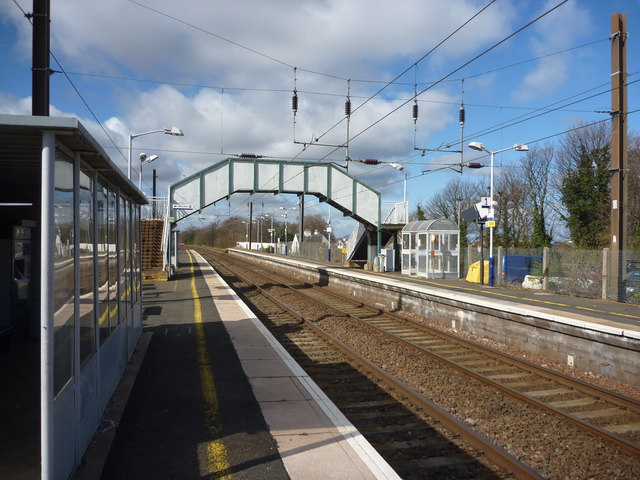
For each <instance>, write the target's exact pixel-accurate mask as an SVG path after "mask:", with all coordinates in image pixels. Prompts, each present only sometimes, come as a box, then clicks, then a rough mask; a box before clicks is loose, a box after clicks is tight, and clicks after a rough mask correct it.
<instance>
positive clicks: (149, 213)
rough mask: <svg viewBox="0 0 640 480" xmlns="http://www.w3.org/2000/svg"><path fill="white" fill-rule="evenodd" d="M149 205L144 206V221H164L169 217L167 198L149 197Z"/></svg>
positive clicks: (142, 209)
mask: <svg viewBox="0 0 640 480" xmlns="http://www.w3.org/2000/svg"><path fill="white" fill-rule="evenodd" d="M147 200H149V204H148V205H142V208H141V218H142V220H164V219H165V216H166V215H167V206H168V199H167V197H148V198H147Z"/></svg>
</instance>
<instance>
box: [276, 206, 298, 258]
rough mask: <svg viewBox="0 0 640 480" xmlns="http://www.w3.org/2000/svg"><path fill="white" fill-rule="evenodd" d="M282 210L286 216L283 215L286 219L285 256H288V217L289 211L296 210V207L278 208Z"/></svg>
mask: <svg viewBox="0 0 640 480" xmlns="http://www.w3.org/2000/svg"><path fill="white" fill-rule="evenodd" d="M278 208H279V209H280V210H284V214H283V215H282V216H283V217H284V254H285V255H288V248H289V247H288V245H289V244H288V243H287V237H288V232H287V217H288V211H289V210H295V209H296V207H289V208H287V207H278Z"/></svg>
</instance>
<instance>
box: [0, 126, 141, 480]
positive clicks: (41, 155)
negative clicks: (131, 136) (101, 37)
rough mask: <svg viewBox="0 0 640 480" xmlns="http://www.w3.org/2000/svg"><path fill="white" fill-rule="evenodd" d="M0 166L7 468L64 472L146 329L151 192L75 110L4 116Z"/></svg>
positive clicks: (20, 474) (0, 401)
mask: <svg viewBox="0 0 640 480" xmlns="http://www.w3.org/2000/svg"><path fill="white" fill-rule="evenodd" d="M0 169H1V170H0V171H1V172H2V175H0V211H1V212H2V223H1V225H0V339H1V340H0V361H1V362H2V365H1V367H2V370H1V371H2V372H4V376H3V377H2V386H1V387H0V389H1V391H2V396H1V398H0V449H1V450H3V451H4V452H6V451H8V450H9V449H13V450H15V453H14V454H13V455H11V457H10V458H9V459H7V460H3V462H2V465H1V466H0V472H4V474H2V473H0V477H2V478H42V479H45V480H50V479H66V478H69V476H70V475H71V473H72V472H73V471H74V469H75V468H76V467H77V466H78V465H80V463H81V461H82V457H83V454H84V452H85V450H86V448H87V446H88V445H89V442H90V441H91V439H92V437H93V435H94V433H95V432H96V429H97V428H98V426H99V424H100V421H101V418H102V414H103V411H104V409H105V407H106V405H107V403H108V402H109V399H110V397H111V395H112V393H113V392H114V389H115V387H116V386H117V384H118V382H119V380H120V377H121V375H122V372H123V371H124V368H125V366H126V365H127V362H128V360H129V358H130V357H131V354H132V352H133V351H134V348H135V345H136V342H137V340H138V338H139V337H140V335H141V333H142V298H141V289H140V287H141V282H140V228H139V225H140V206H141V205H143V204H146V203H147V201H146V199H145V197H144V196H143V195H142V194H141V193H140V191H139V190H138V189H137V188H136V187H135V185H134V184H133V183H132V182H131V181H130V180H129V179H128V178H127V177H126V176H124V175H123V173H122V172H121V171H120V170H119V169H118V168H117V166H116V165H115V164H114V163H113V162H112V160H111V159H110V158H109V156H108V155H107V154H106V153H105V152H104V150H103V149H102V148H101V147H100V145H99V144H98V142H97V141H96V140H95V139H94V138H93V137H92V136H91V135H90V134H89V132H88V131H87V129H86V128H85V127H84V126H83V125H82V124H81V123H80V122H79V121H78V120H77V119H75V118H66V117H65V118H62V117H46V116H21V115H0ZM38 391H39V392H40V393H39V398H38V393H37V392H38ZM4 402H11V403H10V405H7V404H5V403H4ZM38 409H39V412H38ZM31 410H35V412H34V411H31ZM18 411H19V415H20V416H18V417H17V418H16V416H17V415H18V413H16V412H18ZM38 413H39V414H38ZM17 422H19V423H17ZM13 450H11V451H13ZM25 469H31V470H29V471H24V470H25ZM33 470H35V471H33Z"/></svg>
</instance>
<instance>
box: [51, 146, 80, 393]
mask: <svg viewBox="0 0 640 480" xmlns="http://www.w3.org/2000/svg"><path fill="white" fill-rule="evenodd" d="M73 177H74V175H73V160H72V159H71V158H69V157H67V156H66V155H65V154H64V153H62V152H60V151H59V150H57V151H56V162H55V197H54V232H55V248H54V267H53V268H54V270H53V285H54V291H53V303H54V305H53V310H54V312H55V313H54V316H53V335H54V342H53V344H54V358H53V389H54V395H57V394H58V393H60V391H61V390H62V389H63V387H64V386H65V385H66V384H67V383H68V382H69V380H71V377H72V376H73V361H74V355H73V352H74V332H75V295H74V292H75V282H74V253H75V252H74V242H75V239H74V236H73V219H74V210H73V189H74V178H73Z"/></svg>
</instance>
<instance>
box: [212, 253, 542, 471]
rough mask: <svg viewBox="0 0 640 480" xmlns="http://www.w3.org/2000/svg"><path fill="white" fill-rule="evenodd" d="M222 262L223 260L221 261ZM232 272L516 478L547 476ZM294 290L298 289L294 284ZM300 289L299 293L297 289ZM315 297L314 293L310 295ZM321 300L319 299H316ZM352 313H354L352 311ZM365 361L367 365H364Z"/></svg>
mask: <svg viewBox="0 0 640 480" xmlns="http://www.w3.org/2000/svg"><path fill="white" fill-rule="evenodd" d="M220 263H221V262H220ZM224 266H225V268H227V269H228V270H229V271H230V272H231V274H232V275H234V276H236V277H238V278H239V279H240V280H241V281H242V282H244V283H247V284H249V285H252V286H253V287H255V288H256V290H257V291H258V292H259V293H261V294H265V295H266V296H267V298H269V300H271V301H275V303H276V304H277V305H278V306H280V307H282V308H285V309H286V310H287V312H289V313H291V314H293V315H294V316H295V318H298V319H303V320H304V324H305V326H306V327H308V328H310V329H311V330H313V331H314V332H316V333H317V334H319V335H320V336H322V337H323V338H325V339H326V340H327V341H329V342H330V343H331V344H333V345H334V346H335V347H336V348H337V349H338V350H339V351H341V352H342V353H343V354H344V355H346V356H347V357H349V358H351V359H352V360H353V361H354V362H355V363H357V364H360V366H359V368H358V369H359V370H362V369H363V368H364V369H368V370H370V371H373V372H375V376H376V378H377V379H378V381H382V382H383V383H384V384H386V385H387V386H388V387H390V388H393V389H396V390H397V391H399V392H401V396H405V397H407V398H408V399H410V402H411V403H412V404H413V405H414V407H418V408H420V409H422V410H423V411H424V412H426V413H427V414H428V415H429V416H430V417H432V418H434V419H435V420H437V421H439V422H440V423H441V424H442V425H443V426H444V427H445V428H446V429H447V430H449V431H450V432H452V433H454V434H456V435H459V436H460V437H461V438H462V439H464V440H465V441H466V442H467V443H468V444H469V445H471V446H472V447H473V448H475V449H476V450H478V451H480V452H482V453H483V454H484V455H485V457H486V458H487V459H488V460H490V461H491V462H493V463H494V464H495V465H496V466H498V467H500V468H502V469H503V470H505V471H508V472H510V473H511V474H512V475H513V476H514V478H516V479H518V480H541V479H544V478H545V477H543V476H541V475H540V474H539V473H537V472H536V471H534V470H533V469H531V468H530V467H529V466H528V465H526V464H524V463H522V462H520V461H519V460H518V459H517V458H515V457H514V456H512V455H511V454H510V453H509V452H507V451H506V450H504V449H502V448H501V447H500V446H498V445H496V444H494V443H493V442H491V441H490V440H489V439H487V438H486V437H484V436H482V435H480V434H479V433H477V432H475V431H474V430H472V429H471V428H469V427H468V426H467V425H466V424H464V423H463V422H461V421H460V420H458V419H457V418H456V417H455V416H453V415H451V414H449V413H448V412H446V411H445V410H443V409H442V408H440V407H439V406H438V405H436V404H435V403H434V402H432V401H431V400H429V399H427V398H426V397H424V396H423V395H421V394H419V393H418V392H416V391H415V390H413V389H412V388H411V387H409V386H408V385H406V384H405V383H404V382H402V381H401V380H399V379H398V378H396V377H394V376H393V375H391V374H389V373H388V372H386V371H384V370H383V369H381V368H380V367H378V366H377V365H375V364H374V363H372V362H371V361H369V360H368V359H366V358H364V357H363V356H362V355H360V354H359V353H358V352H356V351H355V350H353V349H352V348H351V347H349V346H348V345H346V344H345V343H344V342H342V341H341V340H339V339H338V338H336V337H335V336H333V335H332V334H330V333H329V332H327V331H325V330H324V329H322V328H321V327H320V326H318V325H317V324H316V323H315V322H314V321H312V320H309V319H307V318H306V317H305V316H304V315H303V314H301V313H300V312H297V311H296V310H295V309H293V308H292V307H290V306H288V305H286V304H285V303H284V302H282V301H280V300H277V299H275V298H274V296H273V295H271V294H269V293H268V292H266V291H265V290H264V289H263V288H261V287H260V286H258V285H256V284H255V283H254V282H253V281H251V280H249V279H248V278H246V277H245V276H244V275H242V274H241V273H239V272H238V271H237V270H231V269H230V268H229V267H228V266H226V265H224ZM252 273H257V274H258V275H260V276H262V277H263V278H268V277H265V276H264V275H262V274H260V273H258V272H256V271H255V270H252ZM268 280H269V281H272V280H273V279H272V278H268ZM289 288H292V287H289ZM293 290H296V289H295V288H293ZM296 292H297V293H300V292H299V291H297V290H296ZM309 298H312V297H309ZM316 301H318V300H316ZM349 316H351V315H349ZM362 365H364V367H363V366H362Z"/></svg>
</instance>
